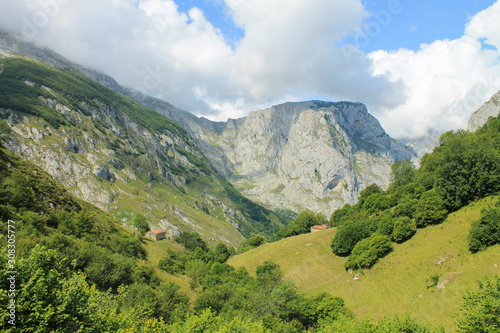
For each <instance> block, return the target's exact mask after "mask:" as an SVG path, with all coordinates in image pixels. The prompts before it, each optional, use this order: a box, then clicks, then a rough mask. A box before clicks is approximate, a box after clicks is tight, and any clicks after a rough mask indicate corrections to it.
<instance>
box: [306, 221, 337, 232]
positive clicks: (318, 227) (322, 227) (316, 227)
mask: <svg viewBox="0 0 500 333" xmlns="http://www.w3.org/2000/svg"><path fill="white" fill-rule="evenodd" d="M331 227H332V225H331V224H329V223H328V224H321V225H313V226H312V227H311V232H316V231H322V230H326V229H330V228H331Z"/></svg>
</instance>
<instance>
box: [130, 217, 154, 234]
mask: <svg viewBox="0 0 500 333" xmlns="http://www.w3.org/2000/svg"><path fill="white" fill-rule="evenodd" d="M133 224H134V227H136V228H137V230H138V231H139V232H140V233H141V235H144V234H145V233H146V232H148V231H149V230H150V229H149V224H148V222H147V221H146V218H145V217H144V215H142V214H137V216H136V217H134V221H133Z"/></svg>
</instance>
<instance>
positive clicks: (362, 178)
mask: <svg viewBox="0 0 500 333" xmlns="http://www.w3.org/2000/svg"><path fill="white" fill-rule="evenodd" d="M0 48H1V49H3V50H4V52H5V53H11V54H23V55H25V56H28V57H29V58H31V59H36V60H37V61H40V62H43V63H48V64H50V65H51V66H54V67H56V68H60V69H65V70H68V69H69V70H72V71H76V72H77V73H80V74H82V75H84V76H86V77H88V78H90V79H92V80H94V81H96V82H98V83H100V84H102V85H104V86H106V87H108V88H110V89H111V90H113V91H115V92H117V93H119V94H121V95H123V96H126V97H128V98H130V99H132V100H134V101H136V102H138V103H139V104H141V105H142V106H144V107H146V108H149V109H152V110H155V111H157V112H158V113H160V114H163V115H165V116H166V117H168V118H169V119H172V120H173V121H175V122H176V123H178V124H180V125H181V126H183V127H184V128H185V129H186V130H187V131H188V132H189V134H191V135H192V136H193V137H194V138H195V139H196V141H197V143H198V145H199V146H200V148H201V150H202V151H203V152H204V154H205V155H206V156H207V157H208V158H209V159H210V162H211V164H212V165H213V166H214V167H215V168H216V169H217V170H218V171H219V172H221V173H222V174H224V175H225V176H226V177H228V178H229V179H230V181H231V182H232V183H233V184H234V185H236V186H237V187H238V189H239V190H241V191H242V193H244V194H245V196H247V197H248V198H250V199H252V200H254V201H258V202H261V203H263V204H265V205H266V206H267V207H270V208H272V209H291V210H294V211H296V212H298V211H301V210H303V209H306V208H307V209H311V210H314V211H322V212H324V213H326V214H330V213H331V212H332V211H333V210H335V209H336V208H339V207H342V206H343V204H344V203H346V202H347V203H351V204H352V203H354V202H355V201H356V198H357V196H358V194H359V191H361V190H363V189H364V188H365V187H366V186H368V185H370V184H371V183H373V182H375V183H377V184H378V185H380V186H381V187H386V186H387V185H388V183H389V172H390V165H391V164H392V163H394V162H395V161H398V160H401V159H413V160H414V161H415V162H418V161H417V155H416V153H415V151H414V150H413V149H412V148H409V147H405V146H404V145H402V144H400V143H398V142H397V141H396V140H394V139H392V138H390V137H389V136H388V135H387V134H386V133H385V131H384V130H383V128H382V127H381V126H380V123H379V122H378V121H377V120H376V119H375V118H374V117H373V116H371V115H370V114H369V113H368V111H367V110H366V107H365V106H364V105H362V104H360V103H349V102H340V103H328V102H320V101H310V102H302V103H286V104H282V105H277V106H273V107H271V108H269V109H266V110H261V111H255V112H252V113H250V114H249V116H248V117H245V118H241V119H237V120H233V119H229V120H228V121H227V122H213V121H210V120H208V119H205V118H198V117H196V116H194V115H193V114H191V113H189V112H186V111H183V110H180V109H177V108H176V107H174V106H173V105H171V104H169V103H167V102H165V101H161V100H159V99H156V98H153V97H150V96H147V95H145V94H142V93H141V92H138V91H135V90H132V89H128V88H124V87H122V86H120V85H119V84H118V83H117V82H116V81H115V80H113V79H112V78H111V77H109V76H107V75H105V74H103V73H99V72H96V71H92V70H89V69H85V68H83V67H81V66H79V65H76V64H73V63H71V62H70V61H68V60H66V59H64V58H63V57H61V56H60V55H58V54H56V53H54V52H52V51H51V50H48V49H41V48H39V47H37V46H35V45H32V44H30V43H27V42H24V41H23V40H22V39H20V38H18V37H14V36H11V35H8V34H1V33H0Z"/></svg>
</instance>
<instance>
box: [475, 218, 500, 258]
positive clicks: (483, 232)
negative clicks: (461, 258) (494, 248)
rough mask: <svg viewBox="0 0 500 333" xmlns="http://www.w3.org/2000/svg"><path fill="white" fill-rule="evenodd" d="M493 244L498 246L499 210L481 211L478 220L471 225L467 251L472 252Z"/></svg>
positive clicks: (499, 242)
mask: <svg viewBox="0 0 500 333" xmlns="http://www.w3.org/2000/svg"><path fill="white" fill-rule="evenodd" d="M495 244H500V208H492V209H486V210H483V211H482V212H481V217H480V218H479V220H477V221H476V222H474V223H473V224H472V227H471V230H470V234H469V249H470V250H471V251H472V252H477V251H480V250H484V249H486V248H487V247H488V246H491V245H495Z"/></svg>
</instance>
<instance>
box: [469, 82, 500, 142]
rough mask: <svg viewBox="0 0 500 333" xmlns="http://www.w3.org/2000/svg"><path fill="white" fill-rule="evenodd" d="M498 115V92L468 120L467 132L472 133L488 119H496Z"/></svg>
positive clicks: (499, 95) (499, 104) (499, 101)
mask: <svg viewBox="0 0 500 333" xmlns="http://www.w3.org/2000/svg"><path fill="white" fill-rule="evenodd" d="M499 114H500V91H499V92H497V93H496V94H495V95H493V96H492V97H491V99H490V100H489V101H488V102H486V103H484V104H483V106H481V107H480V108H479V109H477V110H476V111H475V112H474V113H473V114H472V115H471V116H470V118H469V123H468V124H467V131H469V132H474V131H475V130H477V129H478V128H479V127H481V126H483V125H484V124H486V122H487V121H488V118H489V117H496V116H498V115H499Z"/></svg>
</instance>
